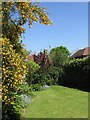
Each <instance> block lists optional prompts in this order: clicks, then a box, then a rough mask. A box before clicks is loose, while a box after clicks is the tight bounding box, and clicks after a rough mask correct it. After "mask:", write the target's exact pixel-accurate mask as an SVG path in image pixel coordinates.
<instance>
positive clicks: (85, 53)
mask: <svg viewBox="0 0 90 120" xmlns="http://www.w3.org/2000/svg"><path fill="white" fill-rule="evenodd" d="M86 56H90V47H86V48H84V49H80V50H78V51H77V52H76V53H74V54H73V55H72V56H71V57H72V58H81V57H86Z"/></svg>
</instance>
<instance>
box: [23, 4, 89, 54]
mask: <svg viewBox="0 0 90 120" xmlns="http://www.w3.org/2000/svg"><path fill="white" fill-rule="evenodd" d="M40 6H43V7H46V8H47V12H48V14H49V17H50V19H51V20H52V21H53V24H52V25H51V26H46V25H42V24H40V23H34V26H33V27H32V28H29V27H28V25H27V24H26V25H25V28H26V33H25V34H24V37H25V39H24V38H23V43H24V44H25V45H26V48H27V49H28V50H31V51H32V53H38V52H40V50H43V49H44V48H46V49H49V45H50V46H51V48H54V47H57V46H65V47H67V48H68V49H69V50H70V52H74V51H76V50H78V49H80V48H84V47H86V46H88V3H87V2H46V3H45V2H42V3H40Z"/></svg>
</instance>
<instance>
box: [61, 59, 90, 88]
mask: <svg viewBox="0 0 90 120" xmlns="http://www.w3.org/2000/svg"><path fill="white" fill-rule="evenodd" d="M89 73H90V58H83V59H73V60H70V61H69V62H68V63H67V64H66V65H65V66H64V73H63V74H62V77H61V78H60V77H59V84H61V85H67V86H74V87H79V88H82V87H83V88H89V87H88V80H89V79H88V76H89Z"/></svg>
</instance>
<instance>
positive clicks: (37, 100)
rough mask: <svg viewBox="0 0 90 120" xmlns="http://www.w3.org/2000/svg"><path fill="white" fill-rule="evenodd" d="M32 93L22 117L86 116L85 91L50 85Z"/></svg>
mask: <svg viewBox="0 0 90 120" xmlns="http://www.w3.org/2000/svg"><path fill="white" fill-rule="evenodd" d="M34 95H35V97H34V98H33V100H32V103H31V104H30V105H29V106H28V107H27V108H26V110H25V113H24V114H23V117H24V118H88V93H87V92H83V91H80V90H77V89H72V88H67V87H61V86H52V87H50V88H48V89H47V90H43V91H39V92H34Z"/></svg>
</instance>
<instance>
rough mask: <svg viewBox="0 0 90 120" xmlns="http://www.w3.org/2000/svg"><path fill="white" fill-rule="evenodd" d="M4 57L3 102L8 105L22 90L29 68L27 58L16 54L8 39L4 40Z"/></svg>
mask: <svg viewBox="0 0 90 120" xmlns="http://www.w3.org/2000/svg"><path fill="white" fill-rule="evenodd" d="M2 55H3V59H2V80H3V86H2V87H3V98H2V101H4V102H5V103H7V104H8V103H9V102H13V101H14V97H15V96H14V93H17V92H18V90H20V88H19V87H20V86H19V85H20V84H22V83H23V82H24V80H23V79H22V77H23V76H25V75H26V72H27V68H26V62H25V56H24V55H22V54H21V53H15V50H13V46H12V45H11V44H10V42H9V40H8V39H7V38H2Z"/></svg>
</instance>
